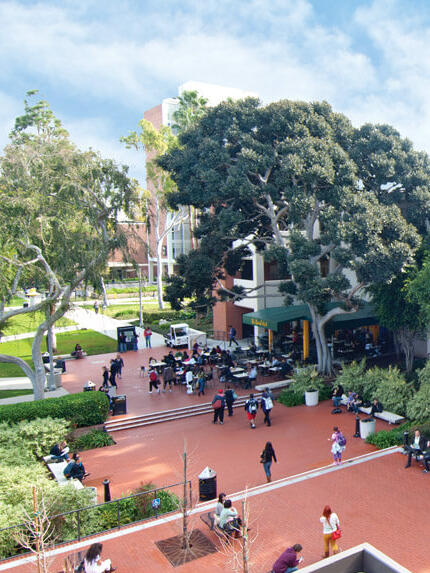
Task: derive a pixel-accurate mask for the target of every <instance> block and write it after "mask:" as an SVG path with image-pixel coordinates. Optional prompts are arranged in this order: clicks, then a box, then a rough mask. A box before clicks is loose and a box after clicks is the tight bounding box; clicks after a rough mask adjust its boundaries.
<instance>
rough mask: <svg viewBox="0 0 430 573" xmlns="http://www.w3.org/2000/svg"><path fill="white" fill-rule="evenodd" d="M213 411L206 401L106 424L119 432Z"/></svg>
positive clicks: (243, 398)
mask: <svg viewBox="0 0 430 573" xmlns="http://www.w3.org/2000/svg"><path fill="white" fill-rule="evenodd" d="M261 395H262V393H261V392H257V393H254V398H256V399H257V400H258V399H259V398H260V397H261ZM248 398H249V396H239V398H238V399H237V400H236V401H235V403H234V404H233V408H243V407H244V406H245V402H246V401H247V399H248ZM211 413H213V408H212V404H211V402H206V403H204V404H194V405H193V406H183V407H182V408H174V409H173V410H163V411H162V412H152V413H151V414H142V415H140V416H129V417H127V418H121V419H120V420H109V421H107V422H106V424H105V429H106V431H107V432H118V431H120V430H130V429H132V428H139V427H141V426H151V425H152V424H161V423H162V422H170V421H173V420H180V419H182V418H191V417H192V416H201V415H202V414H211ZM226 413H227V408H226Z"/></svg>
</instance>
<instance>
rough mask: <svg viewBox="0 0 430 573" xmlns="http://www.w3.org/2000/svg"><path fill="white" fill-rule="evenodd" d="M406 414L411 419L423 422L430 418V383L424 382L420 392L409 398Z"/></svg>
mask: <svg viewBox="0 0 430 573" xmlns="http://www.w3.org/2000/svg"><path fill="white" fill-rule="evenodd" d="M406 415H407V416H408V418H410V419H411V420H417V421H418V422H422V421H425V420H428V419H430V383H428V382H425V383H422V384H421V386H420V389H419V390H418V392H416V393H415V395H414V396H413V397H412V398H411V400H409V402H408V404H407V406H406Z"/></svg>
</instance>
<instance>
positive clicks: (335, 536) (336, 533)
mask: <svg viewBox="0 0 430 573" xmlns="http://www.w3.org/2000/svg"><path fill="white" fill-rule="evenodd" d="M340 537H342V531H341V529H340V527H339V526H337V527H336V531H333V533H332V534H331V538H332V539H334V540H336V539H339V538H340Z"/></svg>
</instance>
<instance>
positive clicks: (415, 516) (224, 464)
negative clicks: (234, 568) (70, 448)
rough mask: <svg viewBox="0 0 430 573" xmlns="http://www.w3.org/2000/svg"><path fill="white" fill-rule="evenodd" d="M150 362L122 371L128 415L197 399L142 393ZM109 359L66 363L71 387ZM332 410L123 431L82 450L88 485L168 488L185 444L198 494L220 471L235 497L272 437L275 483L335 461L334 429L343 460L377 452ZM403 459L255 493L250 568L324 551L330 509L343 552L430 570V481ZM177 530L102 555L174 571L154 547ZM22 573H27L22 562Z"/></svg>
mask: <svg viewBox="0 0 430 573" xmlns="http://www.w3.org/2000/svg"><path fill="white" fill-rule="evenodd" d="M164 352H165V349H154V350H152V351H151V354H152V355H154V356H155V357H157V358H159V357H161V356H162V355H163V354H164ZM148 357H149V351H146V350H145V351H139V352H138V353H127V354H126V355H125V357H124V359H125V362H126V370H125V373H124V377H123V381H122V382H120V390H121V391H125V393H126V394H127V397H128V403H129V404H128V405H129V412H134V413H138V412H141V411H151V410H161V409H163V407H166V408H171V407H175V406H179V405H182V404H184V403H190V400H191V401H192V402H191V403H193V402H196V401H198V399H197V398H196V397H194V396H192V397H190V396H187V395H186V394H185V393H181V392H180V391H179V390H178V389H176V391H174V392H173V393H171V394H169V393H167V394H165V395H161V396H159V395H154V394H153V395H151V396H149V395H148V394H147V391H146V387H145V388H144V389H143V390H142V389H141V387H140V386H139V385H140V384H142V379H140V378H139V368H140V365H141V364H144V365H145V366H146V365H147V360H148ZM105 358H106V357H100V356H98V357H89V358H87V359H85V361H76V362H69V363H68V374H67V376H66V381H65V386H66V387H67V388H68V389H70V390H71V391H77V390H79V389H80V387H81V386H82V383H83V382H84V381H85V380H86V379H88V378H91V377H92V378H93V379H94V380H95V381H97V378H96V377H95V374H97V373H99V372H100V370H101V366H102V365H103V363H104V362H105ZM107 358H109V355H107ZM145 386H146V380H145ZM215 389H216V388H215ZM129 397H130V399H129ZM205 400H206V399H205ZM202 401H203V400H202ZM160 406H161V407H160ZM330 411H331V406H330V404H329V403H323V404H320V405H318V406H317V407H315V408H306V407H305V406H303V407H296V408H285V407H283V406H282V405H276V406H275V409H274V412H273V416H272V417H273V426H272V427H271V428H266V427H265V426H264V425H263V424H262V415H261V412H260V413H259V414H258V417H257V429H255V430H251V429H250V428H249V426H248V424H247V420H246V417H245V412H244V411H243V410H242V409H240V410H239V411H238V410H236V411H235V414H234V416H233V418H228V417H227V418H226V423H225V424H224V426H220V425H216V426H215V425H213V424H212V423H211V419H210V416H198V417H195V418H188V419H185V420H177V421H175V422H167V423H163V424H158V425H154V426H150V427H148V428H137V429H135V430H127V431H123V432H117V433H116V434H115V436H114V437H115V439H116V441H117V444H116V445H115V446H111V447H109V448H104V449H101V450H93V451H89V452H84V453H83V456H82V457H83V458H84V463H85V465H86V468H87V470H88V471H90V472H91V476H90V478H89V479H88V480H87V485H94V486H97V487H98V488H99V493H101V483H102V481H103V479H105V478H109V479H110V480H111V485H112V487H111V489H112V493H113V496H114V497H117V496H119V495H120V494H121V492H125V491H127V490H130V489H133V488H134V487H136V486H138V485H139V484H140V483H141V482H144V483H146V482H148V481H152V482H154V483H155V484H156V485H157V486H162V485H169V484H171V483H173V482H176V481H179V480H180V474H181V461H180V456H181V453H182V451H183V446H184V442H186V443H187V450H188V452H189V454H190V456H189V457H190V475H191V476H192V477H193V490H194V492H195V493H196V492H197V479H196V476H197V474H198V473H199V472H200V471H201V470H202V469H203V467H205V466H206V465H209V466H211V467H213V468H214V469H215V470H216V471H217V472H218V491H226V492H227V493H232V492H236V491H240V490H243V489H244V488H245V487H246V486H249V487H253V486H255V485H258V484H261V483H263V482H264V474H263V470H262V467H261V464H259V454H260V452H261V450H262V448H263V446H264V443H265V442H266V441H267V440H270V441H272V443H273V445H274V448H275V450H276V453H277V456H278V464H274V465H273V466H272V473H273V478H274V479H279V478H281V477H285V476H289V475H294V474H297V473H300V472H303V471H306V470H309V469H315V468H318V467H321V466H325V465H327V464H328V463H330V443H329V441H328V436H329V435H330V433H331V430H332V426H333V425H334V424H337V425H339V426H340V427H341V429H342V430H343V431H344V433H345V435H346V436H347V438H348V443H347V449H346V452H345V456H346V458H351V457H355V456H359V455H361V454H364V453H367V452H370V451H373V447H372V446H369V445H367V444H365V443H364V442H363V441H362V440H361V439H357V438H353V437H352V434H353V432H354V429H355V424H354V417H353V416H352V415H350V414H346V413H343V414H341V415H338V416H332V415H331V414H330ZM387 428H388V426H387V424H385V423H383V422H380V421H377V429H387ZM404 461H405V460H404V457H403V456H401V455H400V454H393V455H390V456H386V457H384V458H381V459H377V460H373V461H368V462H366V463H362V464H360V465H358V466H354V467H351V466H349V467H348V466H345V468H344V469H343V468H342V469H340V470H338V471H336V472H334V473H330V474H329V475H322V476H319V477H314V478H313V479H309V480H307V481H304V482H301V483H297V484H293V485H289V486H287V487H284V488H281V489H277V490H275V491H272V492H268V493H263V494H261V495H258V496H256V497H252V498H251V499H250V504H251V514H252V517H253V519H254V521H256V523H255V524H253V529H252V531H253V532H257V531H258V536H257V539H256V541H255V543H254V547H253V555H254V557H253V559H254V561H255V563H254V568H253V571H255V572H258V573H264V572H265V571H267V570H269V569H270V566H271V565H272V563H273V561H274V559H275V558H276V557H277V555H278V554H279V553H280V552H281V551H282V550H283V549H284V548H285V546H287V545H288V544H292V543H296V542H300V543H302V545H303V546H304V555H305V559H306V560H305V563H306V564H309V563H312V562H315V561H317V560H318V559H319V557H320V555H321V552H322V547H321V532H320V524H319V521H318V518H319V515H320V512H321V509H322V507H323V506H324V505H325V504H327V503H328V504H331V505H332V507H333V509H334V510H335V511H337V512H338V513H339V515H340V518H341V520H342V527H343V529H344V537H343V540H342V547H343V548H349V547H352V546H354V545H357V544H359V543H362V542H364V541H368V542H370V543H372V544H373V545H375V546H376V547H377V548H378V549H380V550H382V551H384V552H386V553H387V554H388V555H390V556H391V557H392V558H393V559H395V560H397V561H399V562H400V563H401V564H402V565H404V566H405V567H407V568H409V569H410V570H411V571H413V572H415V573H430V558H429V557H428V541H427V538H428V525H427V523H428V515H429V513H430V501H429V500H428V498H427V496H426V493H425V492H426V490H425V488H426V487H428V485H429V484H428V483H426V480H429V479H430V478H429V476H427V475H425V474H423V473H422V472H421V471H420V469H419V468H417V467H412V468H410V469H408V470H405V469H404V468H403V466H404ZM236 505H237V504H236ZM176 532H177V527H176V526H175V525H173V524H165V525H157V526H156V527H152V528H149V529H146V530H144V531H140V532H138V533H132V534H129V535H125V536H122V537H118V538H116V539H112V540H109V541H106V543H105V550H104V553H105V554H106V556H111V557H112V558H113V561H114V563H115V564H116V565H118V572H119V573H121V572H131V573H133V572H140V571H145V572H151V573H152V572H154V573H158V572H162V571H169V570H173V568H171V566H170V565H169V564H168V563H167V561H166V560H165V558H164V557H163V556H162V555H161V554H160V553H159V551H158V549H157V548H156V546H155V545H154V541H156V540H159V539H165V538H166V537H168V536H171V535H174V534H175V533H176ZM210 535H213V534H210ZM406 540H407V542H406ZM61 563H62V558H61V559H60V558H57V561H56V566H57V569H59V568H60V566H61ZM57 569H56V568H55V567H54V568H53V569H52V570H53V571H56V570H57ZM16 570H17V571H23V572H24V571H29V570H30V569H29V568H28V567H27V566H20V567H18V568H17V569H16ZM176 570H177V571H178V573H181V572H183V573H188V572H191V571H193V573H194V571H195V570H199V571H202V572H205V571H211V572H212V571H230V570H231V566H230V565H229V564H228V562H227V558H226V556H224V555H222V554H215V555H212V556H208V557H205V558H203V559H200V560H198V561H197V562H195V563H192V564H188V565H184V566H181V567H179V568H177V569H176Z"/></svg>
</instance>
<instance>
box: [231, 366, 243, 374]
mask: <svg viewBox="0 0 430 573" xmlns="http://www.w3.org/2000/svg"><path fill="white" fill-rule="evenodd" d="M230 372H231V373H232V374H238V373H239V372H243V368H239V367H237V368H230Z"/></svg>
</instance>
